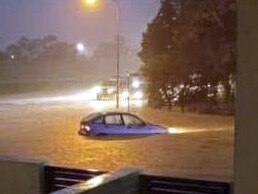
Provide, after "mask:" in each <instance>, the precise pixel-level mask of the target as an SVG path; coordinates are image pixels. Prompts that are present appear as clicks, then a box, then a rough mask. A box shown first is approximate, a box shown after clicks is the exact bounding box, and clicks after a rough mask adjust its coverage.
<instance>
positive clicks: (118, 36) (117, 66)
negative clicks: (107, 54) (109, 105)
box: [112, 0, 121, 109]
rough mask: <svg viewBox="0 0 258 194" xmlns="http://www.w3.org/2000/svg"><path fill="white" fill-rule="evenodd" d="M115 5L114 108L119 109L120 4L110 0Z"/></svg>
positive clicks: (115, 0)
mask: <svg viewBox="0 0 258 194" xmlns="http://www.w3.org/2000/svg"><path fill="white" fill-rule="evenodd" d="M112 1H113V2H114V3H115V5H116V25H117V34H116V36H117V49H116V50H117V52H116V108H117V109H119V92H120V80H119V79H120V12H121V11H120V5H119V3H118V0H112Z"/></svg>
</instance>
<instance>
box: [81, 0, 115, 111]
mask: <svg viewBox="0 0 258 194" xmlns="http://www.w3.org/2000/svg"><path fill="white" fill-rule="evenodd" d="M98 1H99V0H83V2H84V4H85V5H88V6H90V7H96V6H97V4H98ZM111 1H112V2H113V3H114V4H115V6H116V25H117V31H116V39H117V50H116V108H117V109H119V92H120V5H119V2H118V0H111Z"/></svg>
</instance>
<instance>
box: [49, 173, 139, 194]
mask: <svg viewBox="0 0 258 194" xmlns="http://www.w3.org/2000/svg"><path fill="white" fill-rule="evenodd" d="M139 175H140V171H139V170H137V169H122V170H118V171H115V172H111V173H108V174H104V175H101V176H97V177H95V178H92V179H90V180H88V181H86V182H84V183H81V184H78V185H74V186H72V187H69V188H66V189H63V190H60V191H56V192H53V193H52V194H139Z"/></svg>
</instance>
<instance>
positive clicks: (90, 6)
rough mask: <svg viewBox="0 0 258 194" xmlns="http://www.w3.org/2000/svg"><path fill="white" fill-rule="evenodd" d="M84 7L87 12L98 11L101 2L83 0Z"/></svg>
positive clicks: (97, 0)
mask: <svg viewBox="0 0 258 194" xmlns="http://www.w3.org/2000/svg"><path fill="white" fill-rule="evenodd" d="M81 1H82V5H83V7H84V8H85V9H86V10H88V11H89V10H92V11H94V10H96V9H97V8H98V6H99V0H81Z"/></svg>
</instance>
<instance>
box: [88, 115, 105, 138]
mask: <svg viewBox="0 0 258 194" xmlns="http://www.w3.org/2000/svg"><path fill="white" fill-rule="evenodd" d="M90 127H91V129H92V130H93V131H92V133H93V134H105V132H106V131H105V130H106V128H105V122H104V117H103V116H101V117H97V118H96V119H94V120H92V122H91V126H90Z"/></svg>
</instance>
